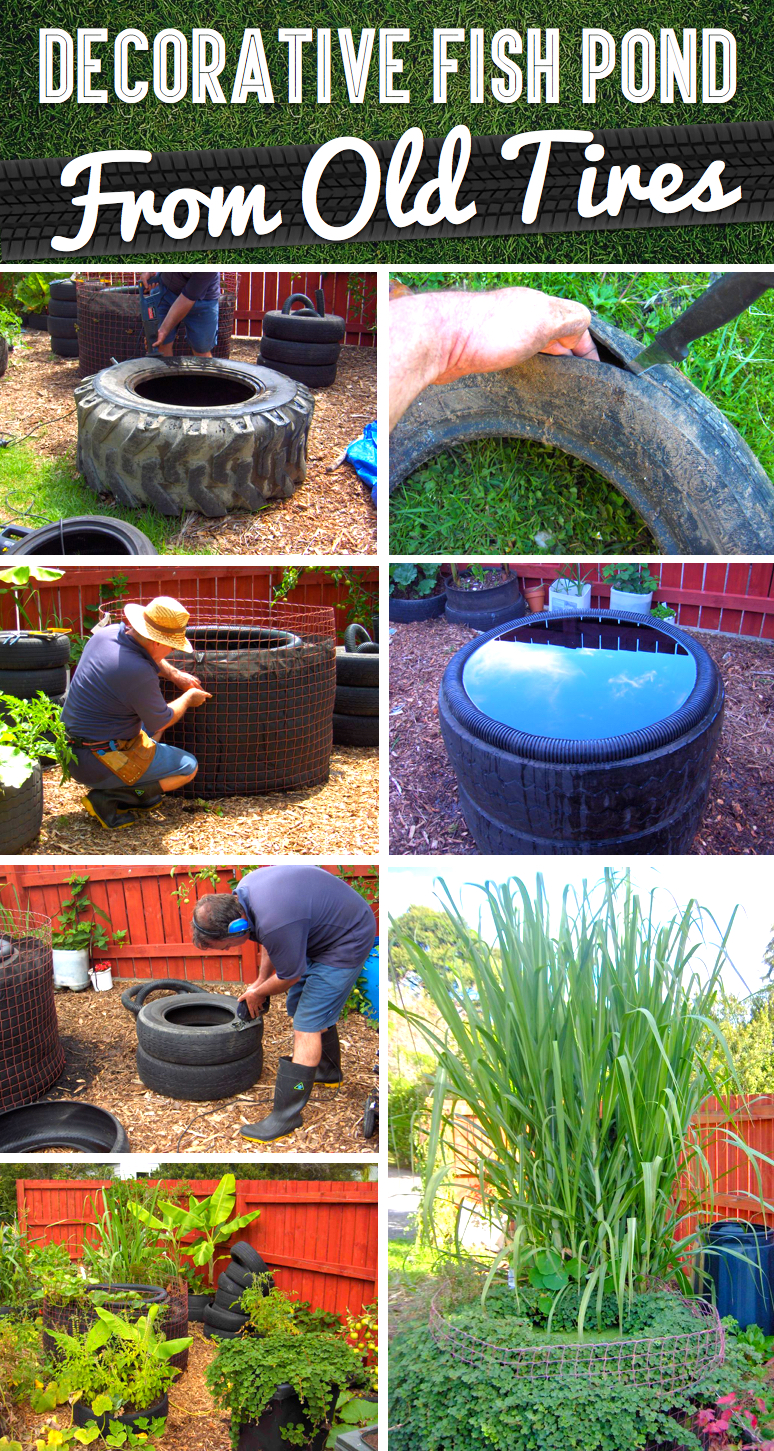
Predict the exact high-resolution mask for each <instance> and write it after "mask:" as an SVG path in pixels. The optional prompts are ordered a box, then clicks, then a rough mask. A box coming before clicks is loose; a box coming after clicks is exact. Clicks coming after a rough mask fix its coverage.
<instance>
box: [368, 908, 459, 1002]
mask: <svg viewBox="0 0 774 1451" xmlns="http://www.w3.org/2000/svg"><path fill="white" fill-rule="evenodd" d="M400 933H403V934H405V935H406V936H407V937H412V938H413V939H414V941H415V942H416V943H417V945H418V946H419V947H422V948H423V949H424V951H425V952H427V953H428V954H429V956H430V957H431V958H432V960H433V964H434V966H435V967H436V968H437V969H438V970H439V971H440V972H444V973H446V975H447V976H448V978H449V980H450V982H462V983H471V982H472V981H473V974H472V972H471V969H470V965H469V964H468V963H467V962H466V960H465V957H464V954H463V953H462V952H461V951H460V947H459V942H458V938H457V934H456V933H455V931H454V927H453V925H452V923H451V920H450V919H449V918H448V917H447V915H446V913H445V912H438V911H436V910H435V908H434V907H421V906H419V905H414V906H411V907H408V908H407V909H406V911H405V912H403V913H402V914H401V916H400V917H396V918H395V921H394V923H393V925H392V928H391V931H390V951H389V972H390V982H392V983H397V982H399V981H400V979H401V978H402V977H404V976H405V974H406V973H407V972H410V971H412V970H413V963H412V961H411V958H410V957H409V955H408V952H407V951H406V948H405V947H404V946H403V945H402V944H401V943H400V942H399V941H398V940H397V938H398V934H400Z"/></svg>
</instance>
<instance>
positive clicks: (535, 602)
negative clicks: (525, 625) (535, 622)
mask: <svg viewBox="0 0 774 1451" xmlns="http://www.w3.org/2000/svg"><path fill="white" fill-rule="evenodd" d="M522 594H523V595H524V603H525V604H526V606H527V609H528V610H529V612H530V614H531V615H540V614H542V612H543V610H544V609H545V605H546V587H545V585H544V583H543V581H542V580H541V581H540V584H528V585H522Z"/></svg>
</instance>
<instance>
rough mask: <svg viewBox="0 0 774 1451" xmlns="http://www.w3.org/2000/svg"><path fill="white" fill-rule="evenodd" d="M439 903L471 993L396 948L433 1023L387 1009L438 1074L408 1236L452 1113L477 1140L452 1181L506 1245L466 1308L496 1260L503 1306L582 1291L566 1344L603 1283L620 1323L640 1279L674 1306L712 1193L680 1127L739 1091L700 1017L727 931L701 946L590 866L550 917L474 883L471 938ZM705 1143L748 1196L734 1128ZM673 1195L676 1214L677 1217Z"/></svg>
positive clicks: (421, 954)
mask: <svg viewBox="0 0 774 1451" xmlns="http://www.w3.org/2000/svg"><path fill="white" fill-rule="evenodd" d="M443 890H444V892H445V894H446V902H445V911H446V914H447V917H448V919H449V922H450V924H451V927H452V928H453V931H454V934H455V937H456V939H457V945H458V950H459V951H460V953H461V954H462V955H463V957H464V958H465V959H466V963H467V964H468V965H469V971H470V980H471V983H472V985H471V986H465V985H464V984H462V983H460V982H459V981H458V982H454V983H452V982H450V979H449V976H448V974H446V973H445V972H443V971H442V970H441V969H440V968H439V967H438V966H437V965H436V964H435V963H434V962H433V960H432V958H431V957H430V956H429V954H428V953H427V952H426V951H425V950H424V949H423V948H422V947H421V946H420V945H419V944H418V943H416V942H415V941H414V940H413V939H412V938H411V937H409V936H405V935H402V934H398V941H399V943H400V945H401V947H402V948H403V949H404V950H405V953H406V955H407V956H408V958H409V959H410V960H411V963H412V965H413V967H414V970H415V971H416V973H417V974H418V976H419V978H420V979H421V981H422V983H423V985H424V987H425V989H426V991H427V992H428V993H429V995H430V997H431V998H432V1001H433V1004H434V1006H435V1008H436V1010H437V1012H438V1024H437V1025H434V1024H433V1023H432V1022H430V1021H428V1019H427V1017H426V1016H425V1017H423V1016H422V1015H421V1014H420V1013H417V1012H415V1011H412V1010H411V1009H407V1008H399V1009H397V1011H398V1012H399V1013H400V1015H401V1016H402V1017H404V1018H405V1019H406V1020H407V1021H408V1022H410V1023H411V1024H412V1026H413V1027H414V1029H415V1031H416V1032H417V1033H418V1034H419V1035H420V1036H421V1037H423V1038H424V1039H425V1041H426V1042H427V1043H428V1044H429V1046H430V1049H431V1051H432V1052H433V1053H434V1054H435V1056H436V1060H437V1064H438V1067H437V1069H436V1073H435V1082H434V1090H433V1106H432V1114H431V1122H430V1129H429V1134H428V1143H427V1169H426V1190H425V1202H424V1218H425V1226H426V1227H427V1226H428V1225H429V1223H430V1222H431V1219H432V1213H433V1203H434V1200H435V1197H436V1195H437V1193H438V1191H439V1188H440V1187H441V1185H442V1184H443V1182H444V1180H445V1179H446V1178H447V1177H448V1175H449V1174H450V1172H451V1171H452V1170H453V1168H454V1160H455V1151H452V1149H451V1147H450V1144H451V1140H450V1135H451V1133H452V1130H453V1126H454V1125H453V1119H454V1109H455V1104H457V1103H460V1102H461V1103H463V1104H466V1105H467V1106H468V1108H469V1109H470V1110H471V1113H472V1115H473V1118H474V1120H475V1122H476V1123H477V1125H478V1130H479V1132H478V1133H477V1134H476V1136H471V1139H470V1144H469V1147H468V1148H467V1149H466V1150H461V1149H459V1148H458V1149H457V1150H456V1161H457V1170H458V1172H459V1167H460V1163H462V1167H463V1168H464V1170H465V1171H466V1172H469V1173H471V1174H474V1175H475V1178H476V1181H477V1182H478V1183H479V1184H480V1187H481V1193H482V1197H483V1204H484V1211H485V1213H487V1214H488V1215H491V1217H492V1218H493V1220H494V1221H495V1222H498V1223H500V1224H501V1225H502V1227H503V1230H504V1232H505V1237H506V1243H505V1246H504V1248H503V1249H502V1250H500V1251H499V1253H498V1254H497V1255H495V1256H494V1257H493V1258H492V1261H491V1266H490V1269H489V1274H488V1277H487V1280H486V1282H485V1286H484V1296H486V1293H487V1290H488V1287H489V1285H491V1283H492V1280H493V1278H494V1276H495V1275H496V1273H497V1270H498V1268H499V1267H500V1266H501V1265H502V1264H503V1263H504V1262H506V1261H507V1262H509V1263H510V1267H511V1269H512V1271H513V1275H514V1279H515V1283H516V1289H517V1294H518V1291H519V1287H520V1286H521V1285H523V1284H524V1283H525V1282H527V1281H528V1277H529V1272H530V1269H531V1268H532V1267H535V1268H537V1269H538V1270H539V1271H540V1273H541V1276H542V1277H543V1279H544V1284H545V1290H546V1292H547V1293H548V1292H550V1293H551V1294H553V1295H554V1296H555V1297H556V1298H557V1299H560V1298H561V1296H562V1295H565V1294H567V1293H568V1291H569V1286H567V1287H565V1286H564V1285H563V1286H562V1287H561V1288H560V1287H559V1284H558V1281H559V1279H562V1280H564V1276H565V1275H566V1276H567V1277H568V1278H570V1279H571V1280H572V1281H574V1283H575V1286H576V1287H577V1289H578V1290H579V1292H580V1293H579V1300H578V1314H577V1323H578V1327H579V1330H580V1331H581V1332H582V1330H583V1327H584V1324H585V1322H586V1320H587V1318H591V1319H593V1317H594V1316H595V1315H596V1314H597V1312H598V1305H599V1301H600V1297H601V1296H604V1294H605V1292H606V1289H607V1288H608V1286H610V1287H611V1289H612V1292H613V1293H614V1294H615V1296H616V1301H617V1305H618V1314H619V1320H622V1319H623V1316H624V1312H625V1310H626V1307H627V1305H630V1304H631V1301H632V1297H633V1295H634V1294H635V1293H636V1292H637V1291H639V1290H640V1289H642V1288H643V1286H644V1285H645V1284H646V1283H647V1282H648V1281H650V1280H651V1279H653V1278H658V1279H663V1280H666V1281H674V1282H675V1283H677V1284H678V1285H680V1286H682V1287H683V1288H684V1289H685V1290H686V1291H687V1292H688V1293H690V1292H691V1282H690V1278H689V1273H688V1270H687V1268H686V1267H687V1266H690V1262H691V1260H692V1259H693V1258H695V1257H697V1256H698V1255H699V1253H700V1252H701V1247H702V1236H701V1232H700V1230H699V1229H697V1228H691V1220H690V1216H696V1218H695V1219H694V1223H698V1222H699V1220H700V1219H702V1217H703V1218H706V1217H707V1215H709V1217H710V1219H711V1218H712V1213H713V1206H714V1202H715V1192H716V1191H715V1186H714V1183H713V1181H712V1174H711V1171H710V1167H709V1164H708V1161H707V1158H706V1156H705V1154H704V1150H703V1144H702V1135H701V1130H700V1129H699V1128H696V1127H695V1124H696V1122H697V1119H698V1113H699V1109H700V1106H701V1104H702V1102H703V1101H704V1099H705V1098H706V1097H707V1095H708V1094H716V1095H717V1096H718V1097H719V1098H720V1099H725V1098H726V1097H727V1093H728V1091H730V1092H739V1087H738V1077H737V1074H736V1072H735V1069H734V1065H733V1062H732V1059H731V1056H730V1053H729V1050H728V1046H727V1044H726V1041H725V1038H724V1037H723V1034H722V1031H721V1030H720V1028H719V1027H718V1025H717V1023H715V1022H714V1021H713V1019H712V1007H713V1003H714V1001H715V998H716V995H717V993H718V991H719V988H720V983H721V974H722V971H723V967H724V965H725V963H726V961H727V956H726V943H727V940H728V932H729V931H730V929H731V925H732V923H733V917H732V919H731V923H729V926H728V928H727V929H726V931H725V932H724V933H721V934H720V937H719V945H718V946H717V948H710V947H709V944H708V943H707V942H706V941H705V936H704V931H703V926H702V923H703V921H705V920H708V921H711V922H713V929H714V928H715V924H714V920H713V919H712V917H711V914H707V915H706V916H705V915H704V913H705V909H699V907H698V905H697V903H695V902H694V901H691V902H689V903H688V906H687V907H686V908H685V910H683V911H678V912H676V913H675V912H673V915H672V916H671V917H669V916H666V917H665V918H664V919H663V920H662V919H661V916H660V912H659V910H658V905H657V898H656V894H654V893H652V894H651V895H650V896H649V897H646V898H644V899H642V898H640V896H639V895H638V894H637V893H636V891H635V889H634V886H633V883H632V880H631V877H630V875H629V874H628V873H623V874H620V875H619V874H615V873H613V872H612V871H610V870H608V871H606V872H605V874H604V878H603V880H602V881H601V882H600V883H599V884H598V885H597V887H589V885H588V884H587V883H584V886H583V889H582V890H581V891H580V892H578V893H577V894H575V893H573V891H572V889H571V888H569V887H568V888H566V889H565V892H564V895H563V898H562V906H561V911H560V912H559V914H558V920H557V919H556V918H554V917H552V914H551V912H550V909H549V904H548V900H547V897H546V892H545V887H544V885H543V881H542V878H541V877H538V881H537V890H536V893H535V894H533V893H531V892H530V890H529V889H528V888H527V886H526V885H525V884H524V883H523V882H521V881H519V880H518V879H515V878H514V879H511V880H509V881H506V882H504V883H502V884H501V885H499V886H498V885H496V884H494V883H487V884H486V885H484V886H483V887H482V888H481V891H482V894H483V898H484V906H485V909H486V911H487V913H488V914H489V915H490V916H491V922H492V925H493V937H492V940H491V941H489V940H487V939H486V938H484V937H483V936H482V934H481V933H480V932H479V931H478V930H477V929H476V928H474V927H471V926H470V925H469V924H468V922H467V921H466V920H465V918H464V917H463V915H462V913H461V912H460V910H459V908H458V907H457V906H456V905H455V903H454V901H453V898H452V897H451V894H450V893H449V892H448V890H447V889H446V888H445V887H444V889H443ZM670 910H671V909H670ZM697 953H701V954H702V956H701V958H697ZM699 963H701V964H702V965H701V966H699ZM713 1052H714V1053H715V1054H716V1055H717V1057H718V1059H719V1060H720V1065H721V1066H720V1068H718V1069H715V1068H714V1067H713V1066H712V1062H713V1060H712V1053H713ZM734 1085H736V1086H734ZM713 1133H714V1134H716V1135H717V1136H718V1138H719V1139H721V1140H723V1141H724V1142H725V1143H726V1144H727V1145H728V1146H729V1148H730V1150H731V1151H732V1152H733V1153H734V1154H739V1155H741V1156H742V1159H743V1160H744V1161H746V1162H747V1163H748V1164H749V1166H750V1171H751V1174H752V1175H753V1176H757V1177H756V1182H760V1179H759V1174H760V1168H761V1165H762V1163H764V1162H765V1156H764V1155H762V1154H760V1153H759V1152H757V1151H756V1150H754V1149H752V1148H750V1147H749V1146H748V1145H747V1144H746V1143H745V1142H744V1140H743V1138H742V1137H741V1136H740V1134H739V1133H738V1132H737V1131H736V1126H735V1124H734V1122H733V1120H732V1119H731V1118H730V1117H729V1118H727V1119H726V1120H725V1121H724V1122H722V1123H719V1124H718V1125H713ZM678 1181H679V1182H680V1184H681V1200H682V1202H683V1204H684V1206H685V1209H684V1212H682V1213H681V1214H680V1215H679V1216H676V1214H675V1208H674V1205H675V1199H674V1191H675V1186H676V1184H677V1183H678ZM758 1197H759V1199H760V1207H761V1212H762V1213H763V1214H765V1213H766V1211H767V1209H768V1206H767V1204H766V1202H765V1200H764V1199H763V1195H762V1193H761V1194H760V1196H758ZM699 1210H701V1214H699ZM546 1257H547V1258H546ZM559 1260H561V1262H562V1263H561V1271H560V1269H559V1263H558V1261H559ZM546 1272H547V1273H546ZM573 1272H574V1273H573ZM554 1275H555V1276H556V1281H557V1283H554Z"/></svg>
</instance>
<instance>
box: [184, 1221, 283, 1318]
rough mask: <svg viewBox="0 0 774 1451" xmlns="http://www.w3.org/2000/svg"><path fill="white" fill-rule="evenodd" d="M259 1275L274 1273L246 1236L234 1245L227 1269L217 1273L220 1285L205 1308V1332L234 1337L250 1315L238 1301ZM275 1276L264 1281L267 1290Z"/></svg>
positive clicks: (265, 1292)
mask: <svg viewBox="0 0 774 1451" xmlns="http://www.w3.org/2000/svg"><path fill="white" fill-rule="evenodd" d="M256 1275H268V1276H271V1271H270V1270H269V1266H268V1265H267V1263H266V1261H265V1259H263V1257H262V1256H261V1255H259V1253H258V1251H257V1250H256V1249H253V1246H252V1245H251V1244H248V1242H247V1240H245V1239H240V1240H239V1241H238V1242H237V1243H236V1244H234V1245H232V1246H231V1259H230V1261H229V1263H228V1265H227V1266H226V1269H225V1270H223V1271H222V1272H221V1274H219V1275H218V1288H217V1292H216V1294H215V1299H214V1301H213V1303H212V1304H211V1305H209V1306H207V1308H206V1309H205V1311H204V1314H203V1316H202V1319H203V1320H204V1336H205V1339H207V1340H234V1339H235V1338H236V1336H237V1335H240V1334H241V1332H242V1330H243V1328H244V1326H245V1325H246V1324H247V1318H248V1317H247V1316H246V1315H245V1314H244V1312H243V1310H242V1309H241V1307H240V1306H239V1304H238V1303H237V1302H238V1301H239V1300H240V1299H241V1297H242V1294H243V1293H244V1291H245V1290H247V1289H249V1287H250V1285H251V1284H252V1283H253V1280H254V1279H255V1277H256ZM273 1284H274V1281H273V1280H269V1279H267V1280H265V1281H264V1282H263V1291H264V1294H267V1293H268V1291H269V1290H270V1289H271V1288H272V1286H273Z"/></svg>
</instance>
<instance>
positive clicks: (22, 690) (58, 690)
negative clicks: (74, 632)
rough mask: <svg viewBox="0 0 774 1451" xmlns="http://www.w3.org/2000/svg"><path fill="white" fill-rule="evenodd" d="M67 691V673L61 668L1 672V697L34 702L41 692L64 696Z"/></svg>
mask: <svg viewBox="0 0 774 1451" xmlns="http://www.w3.org/2000/svg"><path fill="white" fill-rule="evenodd" d="M65 638H66V637H65ZM68 654H69V642H68ZM66 689H67V671H66V670H64V669H62V668H60V667H57V668H56V669H51V670H0V695H15V696H16V699H17V700H32V697H33V695H37V693H38V691H39V690H42V691H43V694H44V695H64V693H65V691H66Z"/></svg>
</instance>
